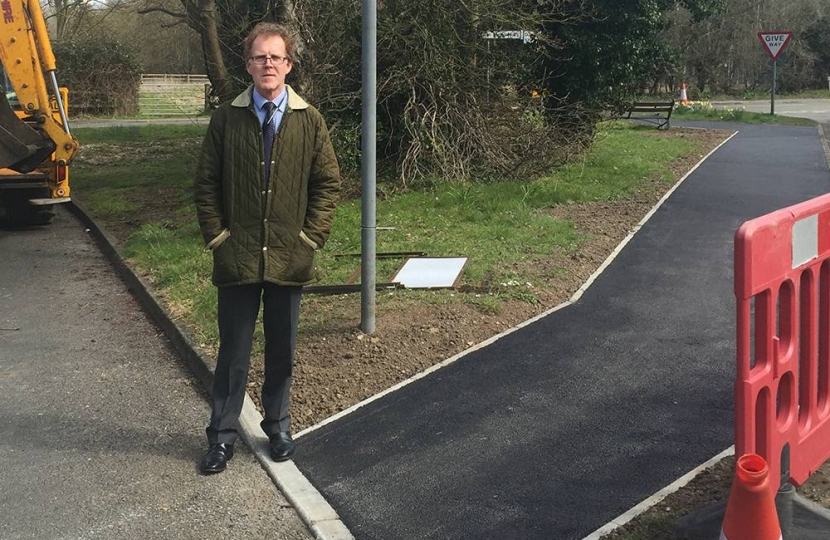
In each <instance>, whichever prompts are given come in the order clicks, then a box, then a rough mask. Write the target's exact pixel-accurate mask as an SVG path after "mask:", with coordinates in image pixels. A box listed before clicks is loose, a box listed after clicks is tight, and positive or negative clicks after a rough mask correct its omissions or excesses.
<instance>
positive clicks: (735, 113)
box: [672, 102, 817, 126]
mask: <svg viewBox="0 0 830 540" xmlns="http://www.w3.org/2000/svg"><path fill="white" fill-rule="evenodd" d="M672 117H673V118H682V119H684V120H706V121H721V122H742V123H744V124H781V125H789V126H814V125H816V124H817V122H816V121H815V120H810V119H809V118H795V117H792V116H781V115H779V114H776V115H772V114H768V113H756V112H750V111H746V110H744V109H741V108H734V109H730V108H725V109H719V108H715V107H713V106H712V105H711V104H709V103H707V102H702V103H701V102H692V103H690V105H689V106H678V107H677V108H676V109H675V110H674V112H673V113H672Z"/></svg>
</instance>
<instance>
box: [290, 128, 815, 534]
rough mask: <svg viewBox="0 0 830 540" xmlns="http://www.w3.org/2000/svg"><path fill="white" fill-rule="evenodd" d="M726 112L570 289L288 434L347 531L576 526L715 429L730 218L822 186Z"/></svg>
mask: <svg viewBox="0 0 830 540" xmlns="http://www.w3.org/2000/svg"><path fill="white" fill-rule="evenodd" d="M720 126H722V125H720ZM737 127H738V128H739V129H740V130H741V133H740V134H739V135H737V136H736V137H734V138H733V139H732V140H731V141H730V142H729V143H727V144H726V145H724V146H723V147H722V148H721V150H719V151H718V152H717V153H715V154H714V155H713V156H712V157H711V158H710V159H708V160H707V161H706V162H705V163H704V164H703V165H702V166H701V167H699V168H698V169H697V171H696V172H694V173H693V174H692V175H691V176H690V177H689V178H688V179H687V180H686V181H685V182H684V183H683V184H682V185H681V186H680V187H679V188H678V189H677V190H676V191H675V193H674V194H673V195H672V196H671V197H670V198H669V199H668V201H667V202H666V203H665V204H664V205H663V206H662V207H661V208H660V209H659V210H658V211H657V212H656V213H655V214H654V215H653V217H652V218H651V219H650V220H649V221H648V222H647V223H646V225H645V226H644V227H643V228H642V229H641V230H640V232H638V233H637V234H636V235H635V236H634V238H633V239H632V241H631V242H630V243H629V244H628V245H627V246H626V248H625V249H624V250H623V251H622V252H621V253H620V255H619V256H618V257H617V258H616V259H615V260H614V262H613V263H612V264H611V265H610V266H609V267H608V268H607V269H606V271H605V272H604V273H603V274H602V275H600V276H599V278H598V279H597V280H596V281H595V282H594V284H593V285H592V286H591V287H590V288H589V289H588V290H587V292H586V293H585V294H584V295H583V297H582V298H581V299H580V300H579V301H578V302H577V303H576V304H574V305H572V306H570V307H567V308H565V309H562V310H560V311H557V312H555V313H553V314H551V315H549V316H547V317H545V318H543V319H541V320H539V321H537V322H535V323H533V324H530V325H528V326H526V327H524V328H522V329H520V330H518V331H516V332H514V333H512V334H509V335H507V336H505V337H503V338H502V339H500V340H498V341H496V342H495V343H494V344H492V345H490V346H488V347H486V348H483V349H480V350H477V351H475V352H473V353H471V354H469V355H467V356H465V357H463V358H462V359H460V360H459V361H457V362H455V363H453V364H451V365H450V366H449V367H446V368H444V369H441V370H438V371H436V372H434V373H432V374H431V375H429V376H427V377H425V378H423V379H420V380H418V381H416V382H414V383H412V384H410V385H408V386H405V387H403V388H402V389H400V390H398V391H396V392H394V393H391V394H388V395H386V396H385V397H382V398H380V399H378V400H376V401H374V402H371V403H369V404H367V405H365V406H364V407H362V408H359V409H357V410H356V411H355V412H353V413H352V414H350V415H347V416H344V417H342V418H340V419H338V420H336V421H334V422H332V423H330V424H327V425H325V426H322V427H321V428H319V429H317V430H315V431H312V432H311V433H309V434H308V435H306V436H304V437H302V438H300V440H299V441H298V442H299V448H298V452H297V457H296V458H295V462H296V463H297V464H298V466H299V467H300V469H301V470H302V471H303V472H304V473H305V474H306V476H307V477H308V478H309V479H310V480H311V481H312V483H314V484H315V486H316V487H317V488H318V489H319V490H320V491H321V492H322V493H323V494H324V495H325V496H326V497H327V498H328V500H329V501H330V502H331V503H332V505H333V506H334V508H335V509H336V510H337V512H338V514H339V515H340V516H341V518H342V519H343V521H344V522H345V524H346V525H347V526H348V527H349V529H350V530H351V531H352V532H353V533H354V535H355V537H356V538H357V539H358V540H395V539H401V540H404V539H406V540H414V539H442V540H453V539H470V540H472V539H477V540H478V539H490V538H493V539H496V538H498V539H513V538H517V539H518V538H521V539H527V540H532V539H540V540H541V539H545V540H549V539H556V540H570V539H579V538H583V537H584V536H586V535H587V534H589V533H591V532H592V531H594V530H595V529H597V528H599V527H600V526H602V525H603V524H605V523H606V522H608V521H609V520H610V519H612V518H614V517H616V516H618V515H619V514H621V513H622V512H624V511H626V510H628V509H629V508H631V507H632V506H634V505H635V504H637V503H639V502H640V501H642V500H644V499H646V498H647V497H648V496H650V495H651V494H652V493H654V492H655V491H657V490H659V489H661V488H662V487H664V486H666V485H667V484H669V483H671V482H672V481H673V480H675V479H676V478H678V477H679V476H682V475H683V474H685V473H686V472H687V471H689V470H691V469H692V468H694V467H695V466H697V465H699V464H701V463H703V462H705V461H706V460H708V459H709V458H711V457H712V456H714V455H716V454H718V453H720V452H721V451H722V450H724V449H725V448H727V447H728V446H729V445H730V444H732V415H733V412H732V384H733V379H734V369H735V368H734V346H733V343H734V323H733V320H734V298H733V294H732V242H733V235H734V232H735V230H736V229H737V228H738V226H739V225H740V224H741V223H743V222H744V221H746V220H748V219H751V218H754V217H757V216H759V215H762V214H764V213H767V212H769V211H772V210H775V209H777V208H780V207H783V206H787V205H789V204H793V203H795V202H799V201H803V200H806V199H809V198H811V197H814V196H817V195H820V194H823V193H826V192H827V190H828V188H830V171H828V168H827V162H826V161H825V159H824V154H823V150H822V147H821V144H820V143H819V141H818V137H817V132H816V130H815V129H814V128H791V127H780V126H737Z"/></svg>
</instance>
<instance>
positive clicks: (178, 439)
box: [0, 211, 311, 540]
mask: <svg viewBox="0 0 830 540" xmlns="http://www.w3.org/2000/svg"><path fill="white" fill-rule="evenodd" d="M208 415H209V406H208V404H207V402H206V399H205V393H204V390H203V389H202V388H201V386H200V385H199V384H198V383H195V382H194V378H193V376H192V374H191V373H190V372H189V371H188V370H187V368H186V367H184V365H183V364H182V363H181V362H180V360H178V359H177V358H176V357H175V355H173V354H172V353H171V350H170V348H169V346H168V343H167V341H166V338H165V337H164V336H163V335H162V333H161V332H160V330H158V329H157V328H156V327H155V326H154V325H153V324H151V323H150V322H149V321H148V320H147V318H146V317H145V315H144V314H143V312H142V311H141V309H140V308H139V306H138V305H137V303H136V302H135V301H134V299H133V297H132V296H131V294H130V293H129V291H128V290H127V289H126V288H125V287H124V286H123V285H122V284H121V282H119V281H118V279H117V278H116V277H115V274H114V272H113V271H112V269H111V267H110V266H109V264H108V263H107V262H106V261H105V260H104V258H103V257H102V256H101V254H100V253H99V251H98V249H97V248H96V247H95V246H94V244H93V243H92V241H91V240H90V239H89V238H88V235H87V233H86V232H85V231H84V229H83V227H81V225H80V224H79V223H78V222H77V221H76V220H75V219H74V218H73V217H72V216H70V215H69V214H68V213H66V212H64V211H61V212H59V213H58V216H57V218H56V220H55V223H54V224H53V225H51V226H50V227H46V228H39V229H28V230H3V229H0V434H2V437H0V486H2V488H0V538H2V539H3V540H17V539H29V538H31V539H38V540H52V539H55V540H57V539H67V540H68V539H107V540H110V539H136V538H142V539H173V540H184V539H194V540H195V539H204V538H214V537H219V538H269V539H287V540H301V539H302V540H305V539H309V538H311V535H310V534H309V533H308V531H307V529H306V527H305V525H304V524H303V523H302V522H301V521H300V519H299V517H298V516H297V514H296V512H295V511H294V509H293V508H291V506H290V505H289V504H288V503H287V502H286V501H285V499H284V498H283V497H282V495H281V494H280V493H279V491H278V490H277V489H276V488H275V486H274V484H273V483H272V481H271V480H270V479H269V478H268V476H267V475H266V474H265V472H264V471H263V470H262V468H261V466H260V465H259V464H258V462H257V461H256V459H254V457H253V455H252V454H251V452H250V451H248V449H247V448H245V446H244V445H243V444H239V445H237V455H236V456H235V457H234V459H233V461H232V462H231V465H232V467H231V468H229V470H228V471H227V472H226V473H223V474H220V475H216V476H211V477H203V476H201V475H200V474H199V473H198V470H197V463H198V460H199V458H200V456H201V453H202V451H203V450H204V444H205V438H204V435H203V433H204V432H203V430H204V426H205V422H206V420H207V418H208Z"/></svg>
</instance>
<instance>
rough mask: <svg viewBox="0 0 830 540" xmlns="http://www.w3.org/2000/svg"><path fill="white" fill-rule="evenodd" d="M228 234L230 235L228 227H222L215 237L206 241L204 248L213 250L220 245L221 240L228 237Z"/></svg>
mask: <svg viewBox="0 0 830 540" xmlns="http://www.w3.org/2000/svg"><path fill="white" fill-rule="evenodd" d="M230 235H231V232H230V231H229V230H228V229H222V232H220V233H219V234H218V235H217V236H216V238H214V239H213V240H211V241H210V242H208V245H207V246H205V249H207V250H210V251H213V250H214V249H216V248H218V247H219V246H220V245H222V242H224V241H225V240H227V239H228V238H229V237H230Z"/></svg>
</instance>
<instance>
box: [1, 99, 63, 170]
mask: <svg viewBox="0 0 830 540" xmlns="http://www.w3.org/2000/svg"><path fill="white" fill-rule="evenodd" d="M0 90H2V89H0ZM54 151H55V143H54V142H53V141H52V139H50V138H48V137H46V136H44V135H42V134H40V133H38V132H37V131H35V130H34V129H32V128H30V127H29V126H28V125H26V123H25V122H23V120H21V119H20V118H18V117H17V115H16V114H14V111H13V110H12V108H11V106H10V105H9V100H8V99H7V98H6V93H5V92H2V91H0V169H3V168H8V169H12V170H14V171H17V172H19V173H27V172H31V171H32V170H34V169H35V167H37V166H38V165H40V164H41V163H43V162H44V161H45V160H46V158H48V157H49V154H51V153H52V152H54Z"/></svg>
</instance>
